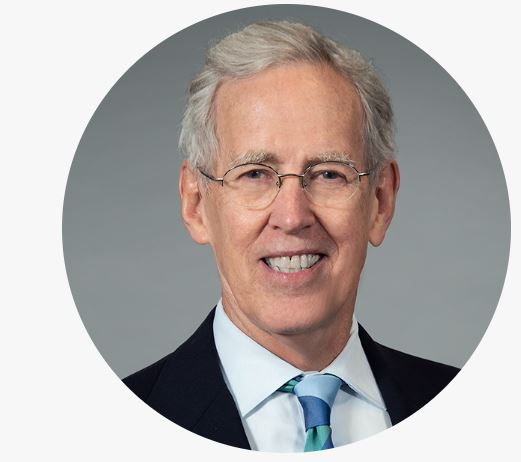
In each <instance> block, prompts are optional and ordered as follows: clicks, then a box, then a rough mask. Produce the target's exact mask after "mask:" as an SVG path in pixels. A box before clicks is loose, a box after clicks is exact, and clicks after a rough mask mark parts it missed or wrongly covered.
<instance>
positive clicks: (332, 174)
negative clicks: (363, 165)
mask: <svg viewBox="0 0 521 462" xmlns="http://www.w3.org/2000/svg"><path fill="white" fill-rule="evenodd" d="M320 176H321V177H322V179H324V180H338V179H344V178H345V177H343V175H342V174H340V173H339V172H336V171H335V170H325V171H323V172H320Z"/></svg>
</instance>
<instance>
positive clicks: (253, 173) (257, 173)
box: [241, 169, 267, 180]
mask: <svg viewBox="0 0 521 462" xmlns="http://www.w3.org/2000/svg"><path fill="white" fill-rule="evenodd" d="M266 175H267V174H266V172H265V171H264V170H260V169H253V170H248V171H246V172H244V173H243V174H242V175H241V177H243V178H246V179H248V180H262V179H263V178H265V177H266Z"/></svg>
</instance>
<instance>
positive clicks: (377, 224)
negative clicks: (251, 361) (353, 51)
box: [181, 64, 397, 349]
mask: <svg viewBox="0 0 521 462" xmlns="http://www.w3.org/2000/svg"><path fill="white" fill-rule="evenodd" d="M215 118H216V133H217V137H218V141H219V155H218V156H217V160H216V162H215V164H214V165H213V168H212V171H210V172H209V173H210V174H212V175H214V176H216V177H221V176H222V175H223V174H224V173H225V172H226V171H227V170H228V169H229V168H230V167H231V166H232V165H234V164H236V163H237V160H238V159H240V158H242V157H243V156H245V155H246V154H248V153H256V152H257V153H258V152H266V153H269V154H270V159H269V161H267V162H265V163H268V164H269V165H271V166H272V167H273V168H275V170H277V171H278V172H279V173H302V172H303V171H304V169H305V168H306V167H307V166H308V165H310V163H312V162H313V161H315V160H316V159H319V158H321V156H324V155H325V154H331V153H336V154H335V155H342V156H346V158H348V159H349V160H351V161H352V162H354V164H355V165H356V167H357V169H358V171H360V172H362V171H364V170H365V168H366V165H365V164H364V159H363V145H362V138H361V133H362V122H363V113H362V108H361V103H360V99H359V97H358V95H357V93H356V91H355V89H354V87H353V86H352V85H351V84H350V83H349V82H348V81H347V80H346V79H344V78H343V77H341V76H340V75H339V74H337V73H336V72H335V71H334V70H332V69H331V68H329V67H318V66H313V65H310V64H296V65H290V66H280V67H276V68H273V69H269V70H267V71H264V72H262V73H260V74H257V75H256V76H254V77H251V78H248V79H242V80H235V81H229V82H226V83H224V84H223V85H222V86H221V87H220V88H219V90H218V91H217V94H216V98H215ZM181 177H182V178H181V194H182V196H183V195H184V197H183V213H184V218H185V223H186V224H187V226H188V228H189V230H190V232H191V234H192V237H193V238H194V240H196V241H197V242H199V243H209V244H210V245H211V246H212V248H213V251H214V254H215V258H216V262H217V267H218V271H219V275H220V280H221V286H222V297H223V305H224V307H225V310H226V312H227V314H228V316H229V317H230V319H231V320H232V321H233V322H234V323H235V324H236V325H237V326H238V327H240V328H241V329H242V330H243V331H244V332H246V333H247V334H248V335H249V336H250V337H252V338H253V339H255V340H257V341H259V343H261V344H263V345H265V346H267V347H268V349H269V343H270V341H272V340H274V339H275V338H277V337H281V336H295V335H301V334H305V335H308V334H313V333H317V332H323V331H327V330H329V331H334V330H335V329H337V330H338V329H346V328H347V326H349V323H350V320H351V317H352V312H353V309H354V303H355V297H356V291H357V287H358V282H359V278H360V273H361V271H362V267H363V265H364V261H365V257H366V250H367V245H368V242H370V241H372V242H373V243H374V244H376V245H378V244H379V243H380V242H381V240H382V239H383V235H384V233H385V229H386V228H387V225H388V224H389V221H390V218H391V216H392V207H394V198H391V200H390V201H389V198H387V197H383V198H382V191H384V190H385V187H383V188H380V187H379V186H378V185H377V186H376V187H370V186H369V182H368V178H362V181H361V185H360V188H359V190H358V191H357V193H356V194H355V195H354V196H353V197H352V198H351V199H350V201H349V202H348V203H347V205H346V206H345V208H343V209H342V210H339V209H327V208H324V207H322V208H320V207H317V206H315V205H314V204H312V203H311V202H310V201H309V199H308V197H307V195H306V194H305V193H304V191H303V190H302V188H301V186H300V181H299V180H298V179H297V178H295V177H287V178H285V179H284V181H283V185H282V187H281V189H280V191H279V193H278V195H277V196H276V198H275V199H274V200H273V202H272V203H271V204H270V205H269V206H268V207H266V208H264V209H262V210H250V209H248V208H245V207H241V206H237V205H236V204H235V203H234V202H233V200H231V199H230V195H229V194H227V191H226V188H223V187H222V186H221V184H220V183H217V182H212V183H211V184H210V185H209V187H208V188H201V187H200V185H201V182H200V178H197V177H196V174H195V173H193V172H190V171H189V170H188V168H187V167H186V166H185V167H184V170H183V172H182V175H181ZM384 177H385V174H384ZM379 184H380V185H381V182H380V183H379ZM387 186H388V188H387V189H389V191H390V190H391V189H394V191H395V190H396V189H397V184H396V181H395V184H394V185H392V184H391V185H389V184H388V185H387ZM190 192H192V193H194V194H193V195H192V196H190ZM195 192H197V196H195ZM390 202H391V203H392V204H390ZM386 204H387V205H386ZM389 204H390V205H389ZM382 211H384V212H385V213H384V215H385V216H383V215H382ZM302 255H308V256H310V255H311V256H312V258H308V262H307V265H309V264H310V263H312V262H313V261H314V260H318V261H316V262H315V263H314V264H313V265H312V266H310V267H307V268H305V266H307V265H306V264H305V261H304V265H303V266H304V267H301V270H298V271H295V272H282V271H278V270H277V268H273V267H271V266H270V265H269V263H270V262H271V263H274V262H275V263H279V264H281V265H283V264H284V263H283V262H284V260H276V259H277V258H280V257H294V256H302ZM274 259H275V260H274ZM301 260H302V259H301ZM287 261H288V260H286V262H287Z"/></svg>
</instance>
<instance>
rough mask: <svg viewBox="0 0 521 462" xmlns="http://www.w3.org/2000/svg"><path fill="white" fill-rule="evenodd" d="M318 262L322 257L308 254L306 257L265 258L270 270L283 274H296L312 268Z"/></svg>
mask: <svg viewBox="0 0 521 462" xmlns="http://www.w3.org/2000/svg"><path fill="white" fill-rule="evenodd" d="M318 260H320V255H317V254H306V255H292V256H291V257H273V258H265V259H264V261H265V262H266V263H267V264H268V266H269V267H270V268H273V269H274V270H275V271H281V272H282V273H295V272H297V271H302V270H305V269H307V268H311V267H312V266H313V265H314V264H315V263H316V262H317V261H318Z"/></svg>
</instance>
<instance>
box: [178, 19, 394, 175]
mask: <svg viewBox="0 0 521 462" xmlns="http://www.w3.org/2000/svg"><path fill="white" fill-rule="evenodd" d="M299 62H309V63H316V64H326V65H329V66H331V67H332V68H333V69H334V70H336V71H337V72H339V73H340V74H341V75H343V76H344V77H345V78H347V79H348V80H349V81H350V82H351V83H352V84H353V86H354V87H355V88H356V90H357V92H358V95H359V96H360V100H361V103H362V108H363V111H364V127H363V133H362V140H363V146H364V156H365V159H364V160H365V163H366V169H378V167H379V166H380V165H381V164H382V163H383V162H384V161H388V160H392V159H393V158H394V139H393V138H394V126H393V111H392V107H391V102H390V98H389V95H388V94H387V91H386V89H385V87H384V86H383V84H382V82H381V80H380V78H379V76H378V74H377V73H376V70H375V68H374V67H373V66H372V64H371V63H369V62H368V61H367V60H366V59H364V58H363V57H362V55H361V54H360V53H359V52H358V51H355V50H352V49H350V48H347V47H344V46H342V45H339V44H338V43H336V42H334V41H333V40H331V39H329V38H327V37H324V36H322V35H321V34H319V33H318V32H317V31H315V30H314V29H312V28H311V27H309V26H305V25H303V24H298V23H290V22H287V21H280V22H257V23H254V24H251V25H249V26H247V27H245V28H244V29H242V30H240V31H239V32H236V33H233V34H230V35H228V36H227V37H225V38H224V39H222V40H221V41H220V42H218V43H217V44H216V45H215V46H213V47H212V48H210V49H209V50H208V54H207V60H206V64H205V66H204V67H203V69H202V70H201V72H200V73H199V74H198V75H197V76H196V77H195V78H194V79H193V80H192V82H191V84H190V88H189V95H188V102H187V106H186V110H185V114H184V117H183V121H182V126H181V135H180V139H179V148H180V150H181V152H182V153H183V155H184V156H185V157H186V158H187V159H188V161H189V163H190V166H191V167H192V168H196V167H198V168H204V169H209V168H211V164H212V161H213V156H214V155H215V154H216V152H217V151H218V147H219V146H218V141H217V136H216V133H215V116H214V110H213V101H214V98H215V94H216V91H217V89H218V88H219V86H220V85H221V84H222V83H223V82H225V81H228V80H231V79H240V78H245V77H250V76H252V75H254V74H257V73H259V72H261V71H263V70H266V69H267V68H270V67H275V66H279V65H284V64H291V63H299Z"/></svg>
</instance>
